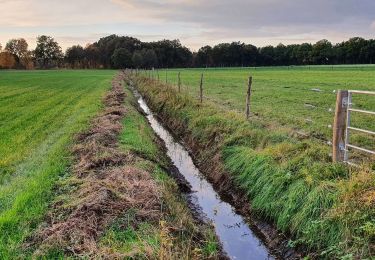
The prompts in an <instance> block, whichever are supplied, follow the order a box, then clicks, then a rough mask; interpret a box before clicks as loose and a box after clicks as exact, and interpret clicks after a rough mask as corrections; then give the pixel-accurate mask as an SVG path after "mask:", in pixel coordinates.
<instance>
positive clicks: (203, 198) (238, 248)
mask: <svg viewBox="0 0 375 260" xmlns="http://www.w3.org/2000/svg"><path fill="white" fill-rule="evenodd" d="M135 95H136V98H137V99H138V103H139V105H140V107H141V108H142V110H143V111H144V112H145V113H146V115H147V119H148V121H149V122H150V124H151V127H152V128H153V130H154V131H155V133H156V134H157V135H158V136H159V137H160V138H161V139H162V140H164V142H165V145H166V148H167V155H168V156H169V157H170V158H171V160H172V162H173V163H174V165H175V166H176V167H177V168H178V170H179V172H180V173H181V174H182V175H183V176H184V177H185V179H186V180H187V181H188V182H189V183H190V185H191V187H192V191H193V192H194V194H193V195H192V197H193V204H195V206H198V207H199V208H200V209H201V211H202V213H203V214H204V215H205V216H206V217H207V218H208V219H210V220H211V221H212V223H213V224H214V226H215V231H216V234H217V236H218V237H219V239H220V241H221V243H222V245H223V249H224V251H225V252H226V253H227V255H228V256H229V257H230V258H231V259H257V260H258V259H273V257H272V256H271V255H270V253H269V252H268V250H267V248H266V247H265V245H264V244H263V243H262V241H261V240H260V239H259V238H257V237H256V235H255V234H254V232H252V231H251V229H250V228H249V226H248V225H247V224H246V223H245V221H244V219H243V218H242V216H240V215H238V214H236V213H235V212H234V208H233V207H232V206H231V205H230V204H228V203H226V202H224V201H222V200H221V199H220V197H219V196H218V194H217V193H216V192H215V190H214V189H213V187H212V185H211V184H210V183H208V182H207V181H206V180H205V179H204V178H203V175H202V174H201V173H200V172H199V170H198V169H197V167H195V165H194V163H193V160H192V158H191V157H190V155H189V153H188V151H187V150H186V149H185V148H184V147H183V146H182V145H181V144H180V143H178V142H176V141H175V140H174V138H173V137H172V135H171V134H170V133H169V132H168V131H167V130H166V129H165V128H164V127H163V126H162V125H161V124H160V123H159V122H158V121H157V120H156V118H155V117H154V116H153V114H152V112H151V111H150V109H149V108H148V106H147V104H146V103H145V101H144V100H143V98H142V97H141V96H140V95H139V94H138V93H137V92H136V91H135Z"/></svg>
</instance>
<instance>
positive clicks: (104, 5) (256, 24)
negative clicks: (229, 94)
mask: <svg viewBox="0 0 375 260" xmlns="http://www.w3.org/2000/svg"><path fill="white" fill-rule="evenodd" d="M0 9H1V10H2V13H1V15H0V38H3V39H4V38H6V37H21V36H24V37H30V38H31V37H34V38H35V37H36V36H37V35H38V34H44V33H46V34H50V35H52V36H55V37H56V38H57V39H61V41H64V42H63V43H62V44H63V45H69V44H71V43H73V41H74V40H75V39H77V41H78V42H77V43H80V44H83V45H84V44H85V43H87V42H86V41H89V42H92V41H93V40H96V39H94V36H93V35H108V34H112V33H116V34H120V35H132V36H137V37H139V38H140V39H142V40H158V39H163V38H180V39H181V40H182V42H183V43H184V44H187V45H188V46H190V47H192V48H194V49H196V48H199V47H200V46H203V45H206V44H214V43H218V42H221V41H238V40H240V41H246V42H250V43H253V44H256V45H259V46H262V45H267V44H277V43H279V42H284V43H293V42H295V43H299V42H303V41H309V42H314V41H317V40H319V39H321V38H327V39H329V40H332V41H342V40H344V39H346V38H349V37H352V36H362V37H365V38H370V37H371V38H372V37H373V29H375V24H374V23H375V21H374V10H375V1H374V0H361V1H358V0H329V1H327V0H314V1H311V0H262V1H259V0H231V1H228V0H205V1H201V0H90V1H89V0H65V1H60V0H0ZM369 25H370V27H369Z"/></svg>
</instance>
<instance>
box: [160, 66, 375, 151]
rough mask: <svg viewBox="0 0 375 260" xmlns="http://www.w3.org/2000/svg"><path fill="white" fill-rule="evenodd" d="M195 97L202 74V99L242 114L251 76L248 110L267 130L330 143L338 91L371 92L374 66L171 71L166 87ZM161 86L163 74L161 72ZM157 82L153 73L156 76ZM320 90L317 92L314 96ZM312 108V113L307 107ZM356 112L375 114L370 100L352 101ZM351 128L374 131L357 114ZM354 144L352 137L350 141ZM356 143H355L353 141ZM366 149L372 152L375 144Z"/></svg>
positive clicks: (366, 118)
mask: <svg viewBox="0 0 375 260" xmlns="http://www.w3.org/2000/svg"><path fill="white" fill-rule="evenodd" d="M178 72H181V81H182V85H183V86H182V90H183V91H187V92H188V93H189V94H191V95H192V96H194V97H198V92H199V82H200V74H201V73H204V85H203V88H204V96H205V97H206V99H209V100H212V101H214V102H216V103H217V104H220V105H221V106H224V107H226V108H229V109H234V110H237V111H240V112H241V113H243V111H245V100H246V98H245V94H246V89H247V80H248V77H249V75H252V76H253V87H252V89H253V93H252V98H251V110H252V112H253V113H254V114H256V115H259V116H260V117H262V119H263V121H265V122H269V123H271V124H273V123H275V122H276V123H278V124H280V125H287V126H289V127H290V128H293V129H295V130H298V131H303V132H306V133H308V134H311V135H312V136H314V137H317V138H319V139H325V140H330V139H331V136H332V133H331V132H332V130H331V129H330V128H328V125H332V123H333V116H334V110H335V100H336V95H335V93H333V91H334V90H337V89H358V90H370V91H375V77H374V75H375V66H334V67H333V69H332V66H298V67H296V66H295V67H268V68H267V67H261V68H223V69H170V70H168V82H169V83H171V84H175V85H176V84H177V74H178ZM158 73H159V77H160V80H161V81H162V82H165V77H166V71H165V70H159V71H158ZM154 75H155V77H156V75H157V74H156V72H154ZM312 89H320V90H321V92H316V91H312ZM310 105H313V106H314V107H312V106H310ZM354 106H355V107H356V108H361V109H368V110H372V111H375V102H374V96H372V97H362V96H359V95H356V96H354ZM352 120H353V125H355V126H361V127H364V128H366V129H369V130H372V131H375V124H374V123H373V122H374V120H373V119H372V117H369V116H363V115H358V114H356V115H355V116H353V118H352ZM354 138H355V137H354ZM357 139H358V138H357ZM371 145H372V147H369V148H375V142H372V143H370V146H371Z"/></svg>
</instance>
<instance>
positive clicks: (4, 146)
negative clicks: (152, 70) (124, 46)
mask: <svg viewBox="0 0 375 260" xmlns="http://www.w3.org/2000/svg"><path fill="white" fill-rule="evenodd" d="M114 74H115V72H114V71H94V70H92V71H0V137H1V138H0V258H2V259H7V258H8V257H10V256H11V255H14V253H15V252H17V251H18V250H19V247H20V245H21V244H22V242H23V241H24V240H25V238H26V237H28V236H29V235H30V233H31V232H32V230H33V229H34V228H35V227H36V226H37V225H38V224H39V223H40V221H41V219H42V217H43V216H44V214H45V213H46V211H47V208H48V205H49V203H50V201H51V200H52V198H53V188H54V185H55V183H56V181H57V180H58V179H59V178H62V177H63V176H64V175H66V174H68V173H69V168H68V167H69V166H70V160H71V158H70V156H71V155H70V153H69V147H70V145H71V144H72V142H73V136H74V134H75V133H77V132H79V131H81V130H82V129H84V128H86V127H87V125H88V121H89V119H90V118H91V117H92V116H94V115H95V114H96V113H97V112H98V111H99V109H100V108H101V106H102V105H101V99H102V96H103V95H104V93H105V92H106V91H107V90H108V89H109V88H110V86H111V79H112V77H113V76H114Z"/></svg>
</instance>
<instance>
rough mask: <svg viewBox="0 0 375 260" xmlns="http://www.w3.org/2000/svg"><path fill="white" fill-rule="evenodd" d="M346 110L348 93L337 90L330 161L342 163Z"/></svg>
mask: <svg viewBox="0 0 375 260" xmlns="http://www.w3.org/2000/svg"><path fill="white" fill-rule="evenodd" d="M347 109H348V91H347V90H339V91H338V92H337V98H336V112H335V118H334V120H333V140H332V146H333V151H332V160H333V161H334V162H342V161H344V154H345V151H344V149H345V128H346V113H347Z"/></svg>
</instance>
